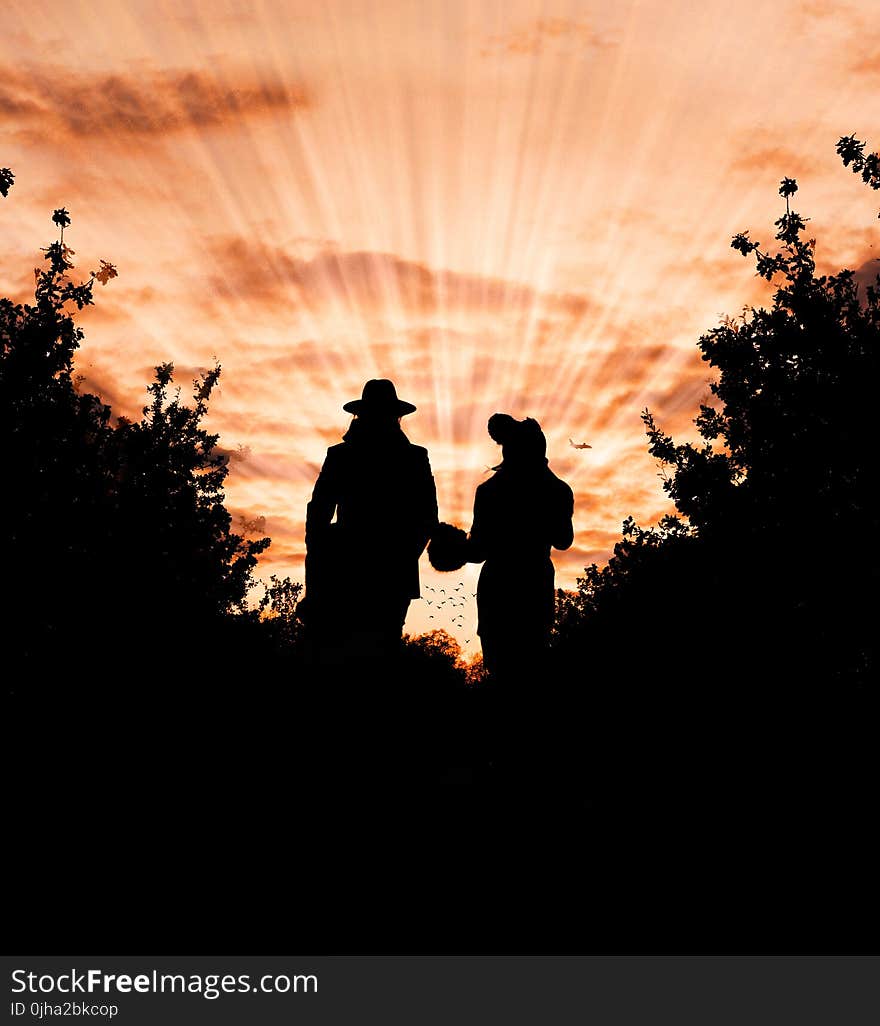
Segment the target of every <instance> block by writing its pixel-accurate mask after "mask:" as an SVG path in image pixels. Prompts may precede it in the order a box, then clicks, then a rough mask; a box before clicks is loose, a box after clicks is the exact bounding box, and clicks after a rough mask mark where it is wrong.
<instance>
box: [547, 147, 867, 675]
mask: <svg viewBox="0 0 880 1026" xmlns="http://www.w3.org/2000/svg"><path fill="white" fill-rule="evenodd" d="M850 142H851V140H850ZM844 143H846V140H841V146H843V144H844ZM860 146H861V144H858V145H857V147H856V148H857V149H858V147H860ZM852 149H853V147H852V146H849V147H844V151H843V152H844V161H845V162H846V157H847V155H848V156H849V157H850V159H852ZM858 152H859V153H860V152H861V150H860V149H858ZM865 165H866V171H865V173H868V178H866V179H865V180H866V181H869V184H873V178H872V175H873V172H872V171H871V169H870V167H868V159H867V158H866V160H865ZM779 192H780V195H781V196H782V197H783V198H784V200H785V212H784V214H782V215H781V216H780V218H779V219H778V220H777V221H776V229H777V231H776V240H777V242H778V243H779V244H780V245H779V248H778V249H776V250H775V251H772V252H771V251H769V250H766V251H765V250H764V249H762V248H761V245H760V243H758V242H756V241H753V240H751V239H750V238H749V233H748V232H743V233H740V234H738V235H736V236H734V238H733V240H732V243H731V245H732V246H733V248H734V249H736V250H738V251H739V252H741V253H742V254H743V255H744V256H753V257H754V259H755V262H756V271H757V274H759V275H760V276H761V277H762V278H764V279H765V280H767V281H768V282H771V283H772V284H773V285H774V287H775V291H774V295H773V303H772V306H771V307H770V308H769V309H746V310H745V311H744V312H743V315H742V316H741V317H740V318H728V319H726V320H725V321H724V322H723V323H722V324H720V325H719V326H718V327H716V328H714V329H712V330H711V331H709V332H708V333H706V334H704V335H703V336H702V337H701V339H700V341H699V347H700V349H701V351H702V355H703V359H704V360H705V361H706V362H707V363H708V364H709V365H710V366H711V367H713V368H714V369H715V371H716V375H717V377H716V380H715V381H714V382H713V383H712V385H711V390H712V394H713V397H714V402H713V403H711V404H708V405H702V406H701V407H700V413H699V416H698V417H697V418H696V420H695V424H696V426H697V428H698V430H699V433H700V436H701V437H702V439H703V443H702V444H690V443H689V444H676V443H675V442H674V440H673V439H672V438H671V437H670V436H669V435H668V434H666V433H664V432H663V431H662V430H661V429H660V428H659V427H658V426H657V424H656V423H655V420H654V417H653V415H652V414H651V413H650V412H649V411H647V410H646V411H645V412H644V414H643V420H644V423H645V426H646V429H647V434H648V439H649V449H650V452H651V454H652V455H653V456H654V457H655V458H656V459H657V460H659V461H660V463H661V464H662V466H663V468H664V475H663V476H664V489H665V490H666V492H667V493H668V495H669V496H670V497H671V498H672V500H673V502H674V503H675V507H676V510H677V514H676V515H674V516H669V517H666V518H664V520H662V521H661V523H660V524H659V525H658V527H657V528H653V529H643V528H640V527H639V526H637V525H636V524H635V523H634V521H633V520H632V519H628V520H627V521H626V522H625V524H624V528H623V536H622V539H621V541H620V542H619V543H618V544H617V546H616V547H615V550H614V555H613V557H612V559H611V560H610V561H609V563H608V565H607V566H606V567H604V568H603V569H599V568H598V567H597V566H595V565H593V566H592V567H590V568H588V569H587V571H586V573H585V576H584V577H583V578H582V579H581V581H580V588H579V594H578V596H577V597H576V598H573V599H571V600H569V601H568V603H567V604H564V605H563V608H562V615H561V617H560V622H559V623H558V625H557V641H558V644H560V645H561V646H562V647H563V648H564V647H565V645H566V644H571V643H572V639H573V638H577V637H578V635H579V632H580V634H581V637H580V642H579V643H580V644H581V645H585V644H586V638H587V637H589V638H590V639H591V641H590V643H591V644H593V643H595V644H601V641H600V639H601V636H602V634H603V632H604V633H605V635H606V641H607V639H608V638H610V637H613V638H614V639H616V643H617V644H618V645H621V646H622V645H623V639H624V638H625V637H626V636H627V635H630V636H631V637H637V638H639V639H640V640H641V641H642V642H643V644H644V650H643V651H645V652H650V653H651V658H652V659H656V661H657V666H656V669H655V675H656V673H658V672H659V674H660V675H665V676H666V677H669V678H673V677H674V678H676V679H678V680H690V681H692V682H694V681H699V680H704V679H705V678H706V677H714V678H716V679H718V678H720V679H728V680H731V681H733V680H739V681H745V680H751V681H754V680H755V679H756V673H757V674H758V676H759V677H760V678H761V679H762V680H763V681H765V682H769V683H770V684H771V686H772V685H773V684H776V685H779V686H782V685H785V684H794V685H802V684H804V683H805V682H807V681H813V682H816V683H819V682H822V683H824V684H828V683H832V682H834V681H840V680H844V679H846V680H850V681H864V680H867V678H868V676H869V675H870V673H871V668H872V665H873V650H872V647H871V635H872V630H871V628H870V616H871V613H870V604H869V603H868V602H866V600H865V597H866V595H867V594H870V593H871V592H872V591H873V588H874V587H876V583H877V571H876V558H875V557H876V549H875V545H876V542H875V539H876V537H877V528H878V523H877V509H876V504H875V503H874V502H873V499H872V494H873V488H872V481H871V479H872V477H873V474H872V469H871V468H872V466H873V463H874V451H873V450H874V446H875V433H876V432H875V402H874V396H873V391H874V382H875V381H876V372H877V355H876V354H877V342H878V334H880V291H878V288H877V287H876V286H872V287H869V288H868V289H867V290H866V295H865V296H864V297H862V296H860V294H859V290H858V287H857V283H856V281H855V280H854V276H853V272H852V271H849V270H842V271H840V272H839V273H838V274H834V275H817V274H816V268H815V259H814V250H815V240H814V239H805V238H804V237H803V235H804V232H805V228H806V220H805V219H804V218H802V217H801V216H800V215H799V214H798V213H797V212H796V211H794V210H793V209H792V207H791V197H792V196H794V195H795V193H796V192H797V183H796V182H795V181H794V180H793V179H790V178H785V179H783V180H782V182H781V184H780V188H779ZM631 647H632V646H630V648H631ZM626 658H635V660H636V665H634V666H633V667H632V669H633V671H634V672H635V673H636V674H638V673H640V672H642V673H644V672H646V671H647V669H648V660H647V659H643V658H641V657H640V656H638V655H637V654H634V653H632V652H630V653H629V655H628V656H625V657H624V659H626ZM758 671H761V672H758Z"/></svg>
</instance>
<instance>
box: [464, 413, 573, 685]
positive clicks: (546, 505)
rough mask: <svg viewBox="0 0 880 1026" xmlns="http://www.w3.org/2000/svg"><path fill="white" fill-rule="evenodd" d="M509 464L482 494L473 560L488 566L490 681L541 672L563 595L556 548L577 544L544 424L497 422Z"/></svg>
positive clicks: (480, 600)
mask: <svg viewBox="0 0 880 1026" xmlns="http://www.w3.org/2000/svg"><path fill="white" fill-rule="evenodd" d="M489 434H490V436H491V437H492V438H493V439H494V440H495V441H496V442H498V443H499V444H500V445H501V451H502V454H503V460H502V462H501V463H500V464H499V466H497V467H495V468H494V469H495V473H494V475H493V476H492V477H491V478H490V479H489V480H488V481H484V482H483V483H482V484H481V485H479V486H478V487H477V493H476V497H475V499H474V520H473V526H472V527H471V532H470V536H469V539H468V546H467V551H468V561H469V562H475V563H477V562H481V561H483V560H485V563H484V565H483V569H482V570H481V572H480V580H479V584H478V585H477V614H478V617H479V626H478V628H477V630H478V633H479V635H480V642H481V644H482V648H483V661H484V663H485V666H486V669H487V670H488V671H489V673H490V674H492V675H494V676H496V677H498V678H515V677H517V676H525V675H528V674H530V673H531V672H533V671H534V670H535V669H536V668H537V667H538V666H539V664H540V660H541V658H542V656H543V655H544V653H545V652H546V650H547V647H548V645H549V641H550V630H551V628H552V626H553V618H554V615H555V600H556V592H555V588H554V570H553V563H552V562H551V560H550V549H551V548H557V549H567V548H568V547H569V546H570V545H571V543H572V541H573V540H574V532H573V528H572V522H571V521H572V514H573V511H574V495H573V493H572V490H571V488H570V487H569V486H568V485H567V484H566V483H565V482H564V481H562V480H560V479H559V478H558V477H557V476H556V475H555V474H554V473H553V471H552V470H551V469H550V468H549V466H548V465H547V458H546V455H545V453H546V451H547V440H546V439H545V438H544V433H543V432H542V431H541V427H540V425H539V424H538V422H537V421H536V420H533V419H532V418H531V417H527V418H526V419H525V420H514V418H513V417H510V416H508V415H507V414H504V413H496V414H494V415H493V416H492V417H490V418H489Z"/></svg>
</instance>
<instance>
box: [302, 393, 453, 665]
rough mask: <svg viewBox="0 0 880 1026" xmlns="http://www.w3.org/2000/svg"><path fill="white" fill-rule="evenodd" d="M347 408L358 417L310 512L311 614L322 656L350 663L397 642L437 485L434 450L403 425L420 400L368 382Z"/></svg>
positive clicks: (331, 460)
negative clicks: (416, 440) (413, 400)
mask: <svg viewBox="0 0 880 1026" xmlns="http://www.w3.org/2000/svg"><path fill="white" fill-rule="evenodd" d="M343 409H344V410H346V411H347V412H348V413H353V414H354V415H355V419H354V420H353V421H352V423H351V425H350V427H349V429H348V431H347V432H346V433H345V435H344V436H343V441H342V442H341V443H340V444H338V445H333V446H331V447H330V448H329V449H328V450H327V456H326V459H325V460H324V466H323V467H322V469H321V473H320V475H319V477H318V480H317V481H316V482H315V488H314V491H313V492H312V499H311V502H309V504H308V508H307V512H306V599H305V620H306V626H307V632H308V634H309V636H310V637H311V639H312V642H313V645H312V649H313V651H316V652H317V655H318V658H319V659H322V660H326V658H327V657H328V656H329V657H330V661H335V659H336V658H338V660H339V661H348V662H350V661H357V660H359V659H361V658H384V657H386V656H388V655H389V654H391V653H392V652H393V651H394V649H395V648H396V647H397V646H398V645H399V643H400V637H401V632H402V630H403V622H404V620H405V618H406V613H407V609H408V608H409V604H410V601H411V600H412V599H414V598H418V597H419V569H418V561H419V556H421V554H422V552H423V551H424V549H425V545H426V544H427V542H428V538H429V537H430V535H431V532H432V530H433V528H434V526H435V524H436V523H437V492H436V489H435V486H434V478H433V475H432V474H431V466H430V463H429V461H428V452H427V450H426V449H424V448H422V447H421V446H419V445H413V444H412V443H411V442H410V440H409V439H408V438H407V437H406V435H405V434H404V433H403V430H402V429H401V426H400V419H401V417H404V416H406V415H407V414H410V413H413V412H414V411H415V406H413V405H412V403H407V402H403V401H402V400H400V399H398V398H397V391H396V390H395V388H394V384H393V383H392V382H391V381H388V380H386V379H373V380H371V381H368V382H367V383H366V384H365V385H364V388H363V393H362V395H361V398H360V399H354V400H352V401H351V402H348V403H346V404H345V405H344V406H343ZM334 514H335V516H336V521H335V523H333V522H332V521H333V517H334Z"/></svg>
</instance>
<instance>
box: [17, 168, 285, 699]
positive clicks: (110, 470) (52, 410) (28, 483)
mask: <svg viewBox="0 0 880 1026" xmlns="http://www.w3.org/2000/svg"><path fill="white" fill-rule="evenodd" d="M3 180H4V181H5V182H8V181H9V178H8V176H6V174H5V171H4V179H3ZM53 221H54V223H55V224H56V225H58V227H59V229H60V235H59V238H58V239H57V240H56V241H55V242H52V243H51V244H50V245H49V246H47V247H46V248H45V249H44V254H45V261H46V264H45V266H43V267H42V268H35V280H36V289H35V301H34V303H33V304H19V303H13V302H12V301H10V300H9V299H2V300H0V343H2V350H0V440H2V447H3V452H4V462H5V467H4V472H5V477H6V483H7V487H8V489H9V492H8V494H9V495H10V496H12V497H13V498H12V500H11V501H10V502H8V503H7V504H6V505H5V508H4V512H3V518H2V533H0V544H2V547H3V553H4V558H5V561H6V566H7V581H8V584H7V587H6V588H5V589H4V595H3V600H2V601H3V619H4V624H5V626H6V627H7V629H8V630H9V636H10V638H12V639H13V642H12V644H13V645H14V647H15V650H16V655H17V656H18V659H19V663H20V667H21V669H20V672H19V675H18V679H17V681H16V682H15V683H14V684H13V689H14V690H19V689H22V688H28V689H33V688H35V687H38V686H40V687H43V688H45V687H51V688H52V689H53V690H56V691H60V690H63V689H64V688H65V687H69V686H70V683H71V681H70V678H69V674H68V673H67V672H66V671H67V670H69V668H70V665H71V664H72V662H74V661H75V660H77V659H79V660H82V661H83V662H84V663H85V665H86V667H87V669H86V672H85V674H84V687H85V688H86V689H88V688H91V687H94V686H96V685H97V684H98V683H99V682H101V681H104V682H107V683H109V682H110V681H111V679H113V678H116V676H117V675H123V676H125V677H129V676H131V675H138V674H139V673H143V674H146V675H149V676H152V677H153V678H154V682H155V683H157V684H158V681H159V680H161V679H162V678H163V674H162V673H161V672H159V666H158V665H157V661H162V660H167V667H168V669H169V670H170V671H171V673H172V675H173V672H174V662H175V660H177V659H181V658H184V659H186V660H187V662H188V663H189V664H193V663H194V662H195V661H197V660H202V661H205V660H206V659H208V657H209V653H212V652H213V653H214V654H216V645H215V642H216V639H217V637H218V636H219V633H218V632H220V627H221V621H222V619H223V618H224V617H226V616H227V614H229V613H230V612H233V611H236V610H244V609H245V608H246V596H247V592H248V589H249V588H250V586H251V584H252V576H251V574H252V570H253V568H254V566H255V564H256V560H257V556H258V554H259V553H260V552H262V551H263V550H264V549H265V548H266V546H267V545H268V544H269V540H268V539H260V540H256V541H253V540H245V539H244V538H242V537H241V536H240V535H237V534H235V533H234V532H233V531H232V529H231V517H230V514H229V513H228V511H227V510H226V508H225V506H224V504H223V500H224V495H223V483H224V480H225V477H226V473H227V467H226V460H225V457H224V456H223V455H222V454H221V453H219V452H218V450H217V448H216V443H217V436H216V435H212V434H209V433H208V432H207V431H206V430H205V428H204V427H203V423H202V422H203V419H204V417H205V415H206V413H207V411H208V403H209V399H210V395H211V391H212V389H213V387H214V385H215V384H216V382H217V380H218V378H219V376H220V367H219V366H215V367H214V368H212V369H211V370H209V371H206V372H205V373H203V374H202V375H201V377H200V379H199V380H197V381H195V382H194V391H193V397H192V404H191V405H187V404H186V403H184V402H183V401H182V400H181V397H180V393H179V390H178V391H172V388H173V366H172V365H171V364H163V365H161V366H159V367H157V368H156V375H155V380H154V381H153V382H152V383H151V384H150V385H149V386H148V392H149V403H148V405H146V406H145V407H144V410H143V417H142V419H141V420H139V421H128V420H126V419H125V418H122V417H119V418H116V419H114V418H113V416H112V414H111V410H110V408H109V407H108V406H107V405H105V404H104V403H103V402H102V401H101V400H100V399H99V398H98V397H97V396H94V395H91V394H88V393H87V392H84V391H82V389H81V387H80V385H79V384H78V382H77V379H76V377H75V372H74V356H75V353H76V350H77V349H78V347H79V345H80V343H81V341H82V339H83V331H82V328H80V327H78V326H77V324H76V323H75V316H74V308H76V309H79V310H81V309H82V308H83V307H84V306H86V305H89V304H91V303H92V302H93V291H94V285H95V283H96V282H99V283H101V284H102V285H106V284H107V282H108V281H110V279H111V278H113V277H115V276H116V269H115V267H114V266H113V265H112V264H110V263H108V262H106V261H101V264H100V270H98V271H97V272H92V274H91V276H90V277H89V278H88V279H87V280H86V281H83V282H79V283H77V282H76V281H74V280H73V279H72V277H71V273H70V272H71V270H72V268H73V263H72V256H73V251H72V250H71V249H70V247H69V246H68V245H67V243H66V242H65V240H64V230H65V228H67V227H68V226H69V225H70V217H69V214H68V212H67V211H66V210H65V209H64V208H61V209H59V210H56V211H55V212H54V214H53ZM206 632H208V633H207V634H206Z"/></svg>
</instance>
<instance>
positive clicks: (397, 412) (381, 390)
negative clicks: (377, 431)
mask: <svg viewBox="0 0 880 1026" xmlns="http://www.w3.org/2000/svg"><path fill="white" fill-rule="evenodd" d="M342 408H343V410H345V412H346V413H355V414H361V413H387V414H390V415H392V416H394V417H405V416H406V415H407V414H408V413H415V410H416V408H415V406H413V404H412V403H405V402H404V401H403V400H402V399H398V398H397V389H396V388H395V387H394V382H393V381H389V380H388V379H387V378H371V379H370V380H369V381H368V382H367V383H366V384H365V385H364V389H363V391H362V392H361V397H360V399H352V400H351V402H348V403H346V404H345V405H344V406H343V407H342Z"/></svg>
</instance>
